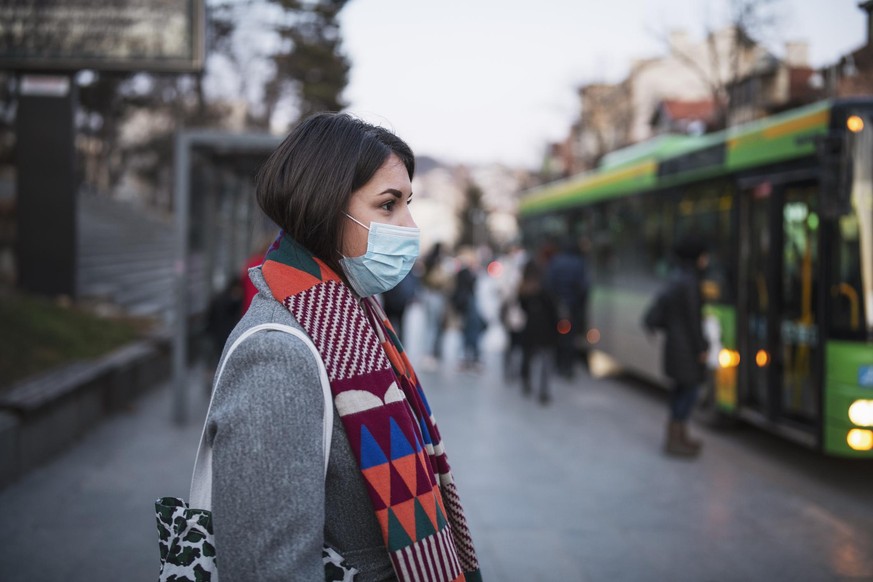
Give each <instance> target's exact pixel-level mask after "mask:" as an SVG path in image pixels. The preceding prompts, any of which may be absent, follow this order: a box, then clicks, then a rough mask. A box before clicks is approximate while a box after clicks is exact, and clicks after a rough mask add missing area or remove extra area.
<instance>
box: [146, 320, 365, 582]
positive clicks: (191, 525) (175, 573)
mask: <svg viewBox="0 0 873 582" xmlns="http://www.w3.org/2000/svg"><path fill="white" fill-rule="evenodd" d="M264 329H272V330H277V331H283V332H286V333H290V334H292V335H294V336H297V337H298V338H299V339H301V340H302V341H303V342H304V343H305V344H306V345H307V346H308V347H309V349H310V350H311V351H312V353H313V354H314V355H315V361H316V363H317V365H318V369H319V374H320V376H321V386H322V389H323V390H324V473H325V476H327V463H328V460H329V455H330V441H331V437H332V429H333V395H332V394H331V392H330V384H329V383H328V379H327V372H326V371H325V369H324V363H323V362H322V361H321V356H319V355H318V351H317V350H316V349H315V346H314V345H313V344H312V340H310V339H309V337H307V336H306V335H305V334H304V333H303V332H301V331H300V330H298V329H295V328H293V327H290V326H287V325H280V324H275V323H264V324H261V325H256V326H254V327H252V328H250V329H248V330H246V331H245V333H243V334H242V335H241V336H240V337H239V338H237V340H236V341H235V342H234V343H233V344H232V345H231V346H230V348H229V349H228V351H227V355H226V356H225V357H224V362H223V363H222V364H221V368H220V369H219V370H218V374H217V375H216V380H215V384H214V386H218V380H219V379H220V378H221V373H222V372H223V371H224V365H225V364H226V363H227V361H228V360H229V359H230V355H231V354H232V353H233V352H234V350H236V348H237V347H238V346H239V344H240V343H242V341H243V340H245V339H246V338H247V337H249V336H250V335H252V334H253V333H256V332H258V331H261V330H264ZM212 393H213V395H214V394H215V388H214V387H213V392H212ZM209 408H210V410H211V409H212V402H211V401H210V402H209ZM206 417H207V418H208V417H209V411H207V412H206ZM205 437H206V424H205V422H204V426H203V433H202V434H201V435H200V447H199V448H198V450H197V458H196V460H195V461H194V477H193V479H192V480H191V495H190V497H189V499H191V503H192V504H194V505H195V506H196V507H201V508H204V509H193V508H191V507H189V506H188V504H187V503H185V501H183V500H182V499H179V498H178V497H161V498H160V499H158V500H157V501H155V517H156V518H157V521H158V536H159V537H158V546H159V547H160V551H161V572H160V576H159V578H158V580H159V582H217V581H218V564H217V561H216V556H215V538H214V536H213V533H212V512H211V511H210V510H209V508H211V507H212V448H211V447H209V446H207V444H206V438H205ZM321 557H322V562H323V563H324V579H325V580H326V581H327V582H353V580H354V576H355V574H357V572H358V571H357V570H356V569H355V568H352V567H350V566H349V565H348V564H347V563H346V562H345V560H343V557H342V556H341V555H340V554H339V553H338V552H337V551H336V550H334V549H333V548H331V547H330V546H327V545H325V546H324V547H323V548H322V552H321Z"/></svg>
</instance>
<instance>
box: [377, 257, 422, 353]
mask: <svg viewBox="0 0 873 582" xmlns="http://www.w3.org/2000/svg"><path fill="white" fill-rule="evenodd" d="M414 271H415V270H414V269H413V270H412V271H409V273H408V274H407V275H406V277H404V278H403V280H402V281H400V283H398V284H397V286H396V287H394V288H393V289H389V290H388V291H385V292H384V293H382V308H383V309H385V315H387V316H388V321H390V322H391V327H393V328H394V331H395V333H396V334H397V339H398V340H400V343H403V339H404V338H403V317H404V315H405V314H406V308H407V307H409V304H410V303H412V302H413V301H415V298H416V295H418V277H416V276H415V272H414Z"/></svg>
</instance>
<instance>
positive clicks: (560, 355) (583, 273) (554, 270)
mask: <svg viewBox="0 0 873 582" xmlns="http://www.w3.org/2000/svg"><path fill="white" fill-rule="evenodd" d="M546 281H547V284H548V290H549V291H550V292H551V293H552V294H553V295H554V297H555V299H556V301H557V306H558V314H559V318H560V319H561V320H564V321H563V325H562V328H563V329H562V333H561V335H560V336H559V337H558V348H557V352H556V362H555V363H556V366H557V369H558V373H559V374H561V375H562V376H564V377H565V378H568V379H569V378H572V377H573V373H574V371H575V370H574V364H575V362H576V356H577V353H576V350H577V347H576V338H577V336H578V334H579V333H580V332H581V333H583V334H584V333H585V330H584V329H583V328H584V327H585V321H586V317H585V310H586V300H587V297H588V266H587V264H586V262H585V258H584V257H583V256H582V249H581V247H580V245H579V243H578V242H577V241H576V240H575V239H572V238H571V239H568V240H566V241H565V242H564V245H563V247H562V249H561V251H560V252H559V253H558V254H556V255H555V256H554V257H553V258H552V260H551V262H550V263H549V267H548V271H547V272H546Z"/></svg>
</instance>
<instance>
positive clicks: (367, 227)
mask: <svg viewBox="0 0 873 582" xmlns="http://www.w3.org/2000/svg"><path fill="white" fill-rule="evenodd" d="M343 214H345V215H346V216H348V217H349V218H350V219H351V220H354V221H355V222H357V223H358V224H360V225H361V226H363V227H364V228H366V229H367V230H370V227H369V226H367V225H366V224H364V223H363V222H361V221H360V220H358V219H357V218H355V217H354V216H352V215H351V214H349V213H348V212H343Z"/></svg>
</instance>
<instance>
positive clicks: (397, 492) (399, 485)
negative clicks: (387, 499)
mask: <svg viewBox="0 0 873 582" xmlns="http://www.w3.org/2000/svg"><path fill="white" fill-rule="evenodd" d="M413 497H415V496H414V495H413V494H412V492H411V491H410V490H409V487H407V486H406V483H405V482H404V481H403V477H401V476H400V473H399V472H398V471H397V468H396V467H394V464H393V463H392V464H391V507H393V506H395V505H397V504H398V503H403V502H404V501H408V500H410V499H412V498H413Z"/></svg>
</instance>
